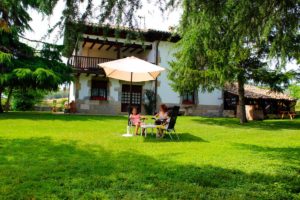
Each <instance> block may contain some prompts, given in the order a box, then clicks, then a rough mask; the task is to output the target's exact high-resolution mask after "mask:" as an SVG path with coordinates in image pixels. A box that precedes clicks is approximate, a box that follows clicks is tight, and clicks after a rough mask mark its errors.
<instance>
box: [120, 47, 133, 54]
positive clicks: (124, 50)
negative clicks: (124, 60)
mask: <svg viewBox="0 0 300 200" xmlns="http://www.w3.org/2000/svg"><path fill="white" fill-rule="evenodd" d="M130 48H131V46H127V47H126V48H125V49H123V50H122V52H123V53H124V52H126V51H127V50H128V49H130Z"/></svg>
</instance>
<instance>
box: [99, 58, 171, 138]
mask: <svg viewBox="0 0 300 200" xmlns="http://www.w3.org/2000/svg"><path fill="white" fill-rule="evenodd" d="M99 66H100V67H102V68H103V69H104V71H105V74H106V76H107V77H109V78H114V79H118V80H123V81H128V82H130V100H129V107H128V124H129V121H130V120H129V115H130V108H131V104H132V82H144V81H153V80H155V79H156V78H157V77H158V75H159V74H160V73H161V72H162V71H164V70H165V69H164V68H162V67H160V66H158V65H154V64H152V63H150V62H147V61H144V60H142V59H139V58H136V57H134V56H131V57H127V58H123V59H119V60H114V61H110V62H105V63H101V64H99ZM123 136H131V134H129V127H127V134H124V135H123Z"/></svg>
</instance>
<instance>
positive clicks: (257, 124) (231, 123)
mask: <svg viewBox="0 0 300 200" xmlns="http://www.w3.org/2000/svg"><path fill="white" fill-rule="evenodd" d="M192 120H193V121H194V122H198V123H200V124H205V125H213V126H215V125H216V126H225V127H229V128H239V129H240V128H247V129H249V128H256V129H263V130H281V129H289V130H300V120H299V119H294V120H281V119H277V120H264V121H251V122H249V123H246V124H243V125H241V124H240V123H239V120H238V119H235V118H207V117H201V118H195V119H192Z"/></svg>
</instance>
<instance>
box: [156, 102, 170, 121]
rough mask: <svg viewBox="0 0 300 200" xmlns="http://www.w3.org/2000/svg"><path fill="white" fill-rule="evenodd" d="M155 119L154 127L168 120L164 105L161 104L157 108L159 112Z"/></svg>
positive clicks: (166, 108)
mask: <svg viewBox="0 0 300 200" xmlns="http://www.w3.org/2000/svg"><path fill="white" fill-rule="evenodd" d="M154 117H155V125H161V124H163V123H164V122H165V120H166V119H167V118H168V107H167V106H166V104H161V105H160V106H159V112H158V113H157V114H156V115H155V116H154Z"/></svg>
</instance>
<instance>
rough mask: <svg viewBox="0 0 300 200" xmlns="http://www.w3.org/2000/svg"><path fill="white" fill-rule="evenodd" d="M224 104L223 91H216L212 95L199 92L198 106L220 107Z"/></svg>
mask: <svg viewBox="0 0 300 200" xmlns="http://www.w3.org/2000/svg"><path fill="white" fill-rule="evenodd" d="M222 103H223V99H222V91H221V90H214V91H212V92H210V93H209V92H201V91H198V104H200V105H216V106H219V105H221V104H222Z"/></svg>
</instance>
